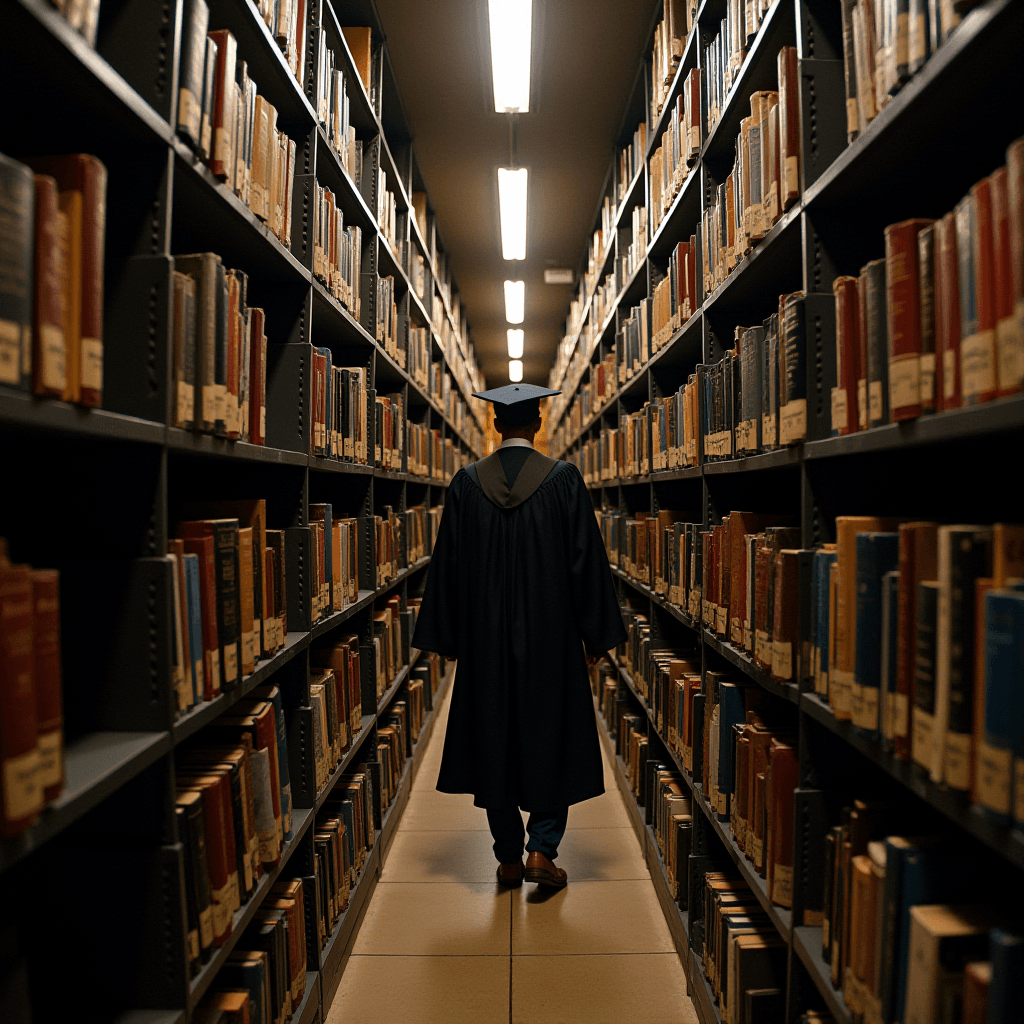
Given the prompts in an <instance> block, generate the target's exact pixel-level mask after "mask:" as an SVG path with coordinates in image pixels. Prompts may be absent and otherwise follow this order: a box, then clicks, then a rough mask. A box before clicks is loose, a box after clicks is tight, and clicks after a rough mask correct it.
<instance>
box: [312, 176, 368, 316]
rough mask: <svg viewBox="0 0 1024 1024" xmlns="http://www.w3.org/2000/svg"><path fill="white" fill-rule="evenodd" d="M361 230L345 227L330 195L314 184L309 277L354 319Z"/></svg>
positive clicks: (358, 303) (357, 306)
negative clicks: (316, 281)
mask: <svg viewBox="0 0 1024 1024" xmlns="http://www.w3.org/2000/svg"><path fill="white" fill-rule="evenodd" d="M362 266H363V230H362V228H360V227H359V225H357V224H353V225H350V226H349V227H347V228H346V227H345V214H344V211H343V210H342V209H341V207H340V206H339V205H338V203H337V201H336V200H335V197H334V193H333V192H332V191H331V190H330V189H329V188H326V187H325V186H323V185H321V184H320V183H319V182H317V183H316V202H315V203H314V204H313V276H314V277H315V278H316V279H317V280H318V281H320V282H321V283H322V284H323V285H324V287H325V288H326V289H327V290H328V291H329V292H330V293H331V295H333V296H334V297H335V298H336V299H337V300H338V301H339V302H340V303H341V304H342V305H343V306H344V307H345V308H346V309H347V310H348V311H349V312H350V313H351V314H352V316H353V317H354V318H355V319H356V320H359V315H360V310H361V298H360V282H361V280H362V278H361V274H362Z"/></svg>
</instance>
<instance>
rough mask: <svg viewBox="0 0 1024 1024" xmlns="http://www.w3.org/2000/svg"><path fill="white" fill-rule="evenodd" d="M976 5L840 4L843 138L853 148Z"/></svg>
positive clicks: (909, 0)
mask: <svg viewBox="0 0 1024 1024" xmlns="http://www.w3.org/2000/svg"><path fill="white" fill-rule="evenodd" d="M979 3H981V0H952V2H947V3H935V2H934V0H931V2H929V0H902V2H901V0H842V5H841V7H842V19H843V70H844V77H845V80H846V133H847V139H848V140H849V141H850V142H853V140H854V139H856V138H857V136H858V135H859V134H860V133H861V132H863V131H864V129H865V128H867V126H868V125H869V124H870V123H871V122H872V121H873V120H874V119H875V117H877V116H878V114H879V113H881V111H882V110H883V109H884V108H885V106H886V104H887V103H888V102H889V100H890V99H892V97H893V96H895V95H896V94H897V93H898V92H899V91H900V90H901V89H902V88H903V86H904V85H906V83H907V82H909V81H910V79H911V78H912V77H913V76H914V75H916V74H917V72H918V71H920V70H921V68H923V67H924V65H925V64H926V63H927V61H928V59H929V57H932V56H934V54H935V53H936V52H937V51H938V49H939V47H941V46H942V45H943V44H944V43H945V42H946V40H947V39H948V38H949V36H950V35H951V33H952V32H953V31H954V30H955V29H956V27H957V25H959V24H960V20H961V18H962V16H963V15H964V14H966V13H967V12H968V11H970V10H971V9H972V8H973V7H977V6H978V5H979Z"/></svg>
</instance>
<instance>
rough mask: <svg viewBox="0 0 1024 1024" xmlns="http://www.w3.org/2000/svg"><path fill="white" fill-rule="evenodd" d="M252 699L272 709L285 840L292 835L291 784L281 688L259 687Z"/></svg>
mask: <svg viewBox="0 0 1024 1024" xmlns="http://www.w3.org/2000/svg"><path fill="white" fill-rule="evenodd" d="M253 697H254V698H255V699H257V700H265V701H267V702H268V703H269V704H270V705H271V707H272V708H273V709H274V728H275V730H276V734H277V767H278V782H279V784H280V790H281V829H282V831H283V833H284V838H285V839H290V838H291V834H292V783H291V774H290V771H289V761H288V722H287V721H286V719H285V716H284V703H283V701H282V699H281V688H280V687H279V686H274V685H269V684H268V685H266V686H259V687H257V688H256V689H255V690H253Z"/></svg>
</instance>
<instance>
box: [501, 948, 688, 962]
mask: <svg viewBox="0 0 1024 1024" xmlns="http://www.w3.org/2000/svg"><path fill="white" fill-rule="evenodd" d="M538 956H558V957H566V956H668V957H675V958H676V959H678V958H679V954H678V953H676V951H675V950H672V952H671V953H666V952H664V951H661V950H655V951H642V952H637V951H636V950H630V951H628V952H625V953H513V954H512V959H513V960H517V959H520V960H521V959H523V958H524V957H538Z"/></svg>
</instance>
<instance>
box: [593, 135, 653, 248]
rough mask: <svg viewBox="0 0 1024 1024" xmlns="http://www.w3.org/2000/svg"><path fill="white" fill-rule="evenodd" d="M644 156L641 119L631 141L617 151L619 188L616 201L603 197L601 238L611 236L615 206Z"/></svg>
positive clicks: (642, 163) (623, 194)
mask: <svg viewBox="0 0 1024 1024" xmlns="http://www.w3.org/2000/svg"><path fill="white" fill-rule="evenodd" d="M646 158H647V122H646V121H641V122H640V123H639V124H638V125H637V127H636V131H635V132H633V139H632V141H631V142H630V143H629V145H628V146H624V147H623V148H622V149H621V150H620V151H619V190H618V195H617V197H616V199H617V202H613V201H612V199H611V197H610V196H609V197H605V198H606V201H605V204H604V206H603V207H602V210H603V211H604V210H606V211H607V212H608V218H607V223H605V218H604V217H602V224H601V237H602V238H603V239H604V238H611V237H612V232H613V222H614V220H615V213H616V207H617V206H618V205H620V204H621V203H622V202H623V200H624V199H625V198H626V193H627V191H628V190H629V186H630V185H631V184H632V183H633V179H634V178H635V177H636V176H637V174H638V172H639V171H640V168H641V167H643V165H644V160H645V159H646Z"/></svg>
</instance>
